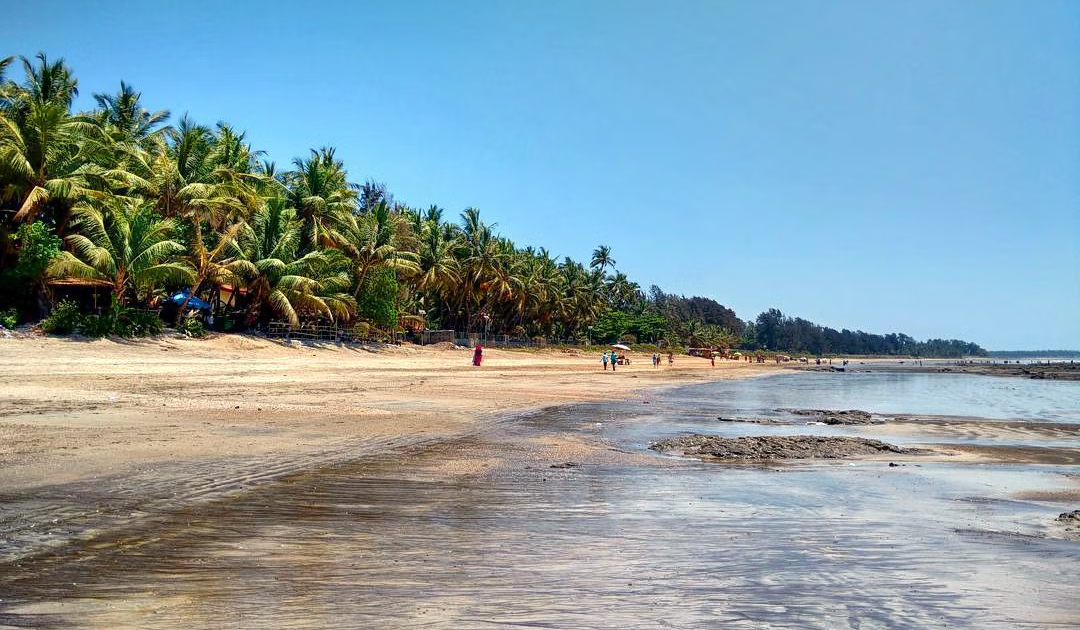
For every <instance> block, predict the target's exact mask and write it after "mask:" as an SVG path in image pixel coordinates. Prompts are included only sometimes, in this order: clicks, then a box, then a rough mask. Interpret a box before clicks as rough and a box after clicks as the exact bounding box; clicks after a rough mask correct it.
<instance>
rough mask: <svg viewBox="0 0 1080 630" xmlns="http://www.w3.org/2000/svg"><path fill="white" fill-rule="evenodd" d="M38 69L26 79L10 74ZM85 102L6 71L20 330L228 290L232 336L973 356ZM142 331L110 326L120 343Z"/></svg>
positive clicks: (2, 107)
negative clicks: (61, 296)
mask: <svg viewBox="0 0 1080 630" xmlns="http://www.w3.org/2000/svg"><path fill="white" fill-rule="evenodd" d="M20 66H21V70H22V74H23V77H22V80H21V81H17V80H15V79H14V78H8V77H7V76H6V73H7V72H9V71H12V70H14V69H15V68H18V67H20ZM78 93H79V92H78V81H77V79H76V77H75V75H74V73H73V72H72V70H71V68H69V67H68V66H67V65H66V64H65V63H64V61H63V60H50V59H49V58H48V57H47V56H46V55H44V54H39V55H37V56H36V57H34V58H29V59H28V58H25V57H19V58H17V59H16V58H14V57H10V58H7V59H3V60H0V310H2V309H5V308H6V309H8V310H7V311H6V312H7V313H9V315H7V319H6V320H0V321H9V322H10V320H12V319H19V320H23V321H25V320H30V319H34V318H40V317H42V316H43V315H45V314H46V313H48V312H49V311H50V310H52V308H53V306H54V302H55V298H56V295H57V294H58V293H63V292H67V293H71V292H75V293H78V291H82V292H83V293H84V294H85V292H86V291H90V292H91V293H92V294H93V295H94V296H95V298H96V296H98V295H103V296H107V297H108V299H107V300H106V301H107V302H108V306H107V307H105V308H110V309H113V311H114V312H116V313H120V312H121V311H122V310H123V309H148V308H150V307H152V306H154V305H155V304H159V303H160V301H161V300H162V298H163V297H167V296H171V295H174V294H176V293H177V292H182V293H183V294H184V295H189V296H191V298H187V299H195V298H198V299H206V300H208V301H213V302H215V303H216V300H215V298H217V297H218V296H220V295H223V293H222V292H223V291H225V290H228V291H229V295H230V296H231V297H230V298H229V300H228V301H227V308H226V309H225V310H224V311H223V312H221V313H220V314H221V316H222V320H223V321H222V322H221V323H220V327H222V328H225V329H228V330H244V329H252V328H256V329H257V328H265V327H266V326H267V325H268V323H269V322H271V321H284V322H288V323H290V324H292V325H294V326H299V325H301V324H303V323H304V322H312V321H323V322H333V323H335V324H337V325H340V326H343V327H349V326H357V325H363V326H369V327H374V328H375V329H376V330H383V331H386V332H387V333H388V334H389V333H391V332H393V331H394V330H400V329H402V327H407V328H422V327H428V328H443V329H454V330H457V331H460V332H466V333H489V334H505V335H510V336H514V337H523V338H527V337H545V338H557V339H563V340H570V341H575V342H578V341H585V340H592V341H596V342H614V341H620V340H624V341H633V342H639V343H659V342H664V343H668V344H671V345H690V346H710V347H725V348H732V347H736V346H739V345H741V346H743V347H755V348H756V347H764V348H769V349H781V348H787V349H791V350H793V351H806V352H815V353H818V352H859V351H864V352H872V353H880V354H893V353H899V352H904V351H907V350H912V349H918V350H920V351H922V352H923V354H924V356H930V353H931V352H938V351H940V352H953V351H954V350H956V349H959V348H960V346H959V345H956V344H960V345H962V344H963V342H938V341H930V342H925V344H923V345H918V343H917V342H914V340H911V339H910V338H908V337H906V336H903V335H900V336H896V335H892V336H885V337H881V336H878V335H867V334H866V333H861V332H859V333H850V331H847V330H845V331H842V332H841V333H836V331H832V329H827V328H821V327H817V326H815V325H812V324H809V322H804V320H799V319H796V320H792V321H789V320H787V319H786V318H781V321H780V322H778V323H776V324H775V325H774V324H772V323H770V322H772V319H770V318H771V315H769V313H772V312H773V311H769V312H768V313H763V314H762V315H761V316H759V317H758V319H757V320H756V321H753V322H743V321H741V320H740V319H739V318H738V317H737V316H736V314H735V312H734V311H732V310H731V309H729V308H726V307H724V306H723V305H721V304H719V303H717V302H716V301H714V300H712V299H709V298H704V297H690V298H686V297H683V296H676V295H670V294H666V293H664V292H663V291H662V290H661V289H660V288H659V287H656V286H653V287H651V289H650V290H649V291H648V292H647V293H646V292H645V291H643V290H642V289H641V287H640V286H639V285H638V284H637V283H635V282H633V281H631V280H630V278H628V277H627V276H626V274H624V273H622V272H620V271H618V270H617V269H616V261H615V259H614V257H613V253H612V250H611V248H610V247H608V246H605V245H600V246H598V247H597V248H596V249H595V250H594V251H593V252H592V256H591V258H590V259H589V260H587V261H576V260H574V259H572V258H570V257H563V258H561V259H560V258H559V257H558V256H555V255H553V254H552V253H551V252H550V251H549V250H547V249H546V248H543V247H539V248H536V247H532V246H519V245H517V244H515V243H514V242H513V241H511V240H510V239H509V238H506V237H504V236H503V235H501V234H499V233H498V232H497V231H496V228H497V225H496V224H495V223H490V222H488V221H486V220H485V218H483V217H482V216H481V214H480V211H479V210H477V209H475V208H466V209H464V210H463V211H462V212H461V213H460V214H459V215H458V216H457V217H452V216H451V215H450V214H449V213H448V212H447V211H446V210H444V209H443V208H440V207H438V206H434V205H432V206H429V207H426V208H422V207H413V206H410V205H408V204H406V203H403V202H401V201H399V200H397V199H395V198H394V196H393V194H392V193H391V192H390V191H389V190H387V188H386V186H384V185H382V184H380V183H378V182H374V181H370V180H369V181H367V182H364V183H360V184H358V183H355V182H354V181H353V180H352V178H351V177H350V175H349V173H348V171H347V169H346V166H345V164H344V162H343V161H342V160H341V159H340V158H339V157H338V156H337V153H336V151H335V149H334V148H333V147H321V148H316V149H311V150H310V151H309V152H308V153H307V155H305V156H303V157H298V158H295V159H293V160H292V162H291V163H289V164H288V165H287V166H285V167H282V166H280V165H278V164H277V163H275V162H273V161H271V160H270V159H269V158H268V156H266V155H265V153H264V152H262V151H259V150H257V149H256V148H254V147H253V146H252V144H251V143H250V142H248V140H247V137H246V134H245V133H244V132H243V131H241V130H239V129H237V128H235V127H233V126H232V125H230V124H228V123H224V122H219V123H217V124H216V125H205V124H200V123H198V122H196V121H194V120H192V119H191V118H190V117H188V116H187V115H184V116H181V117H180V118H179V119H177V120H175V121H173V116H172V115H171V113H170V112H169V111H166V110H161V111H150V110H148V109H146V108H145V107H144V105H143V101H142V97H141V94H140V93H139V92H138V91H136V90H135V89H134V88H133V87H132V86H131V85H128V84H127V83H124V82H121V83H120V86H119V89H118V90H117V91H116V92H114V93H100V94H94V95H93V98H94V103H95V105H96V106H95V107H94V108H93V109H91V110H90V111H82V112H76V111H73V105H74V102H75V99H76V97H77V96H78ZM187 299H185V301H184V303H183V304H181V307H183V306H186V305H187ZM82 307H83V308H85V304H84V305H82ZM67 308H68V309H69V310H71V309H74V308H75V305H72V304H69V305H68V306H67ZM98 308H99V309H100V308H102V306H101V305H100V304H99V305H98ZM11 309H14V310H11ZM181 310H183V309H182V308H181ZM12 313H13V314H12ZM776 313H779V311H776ZM122 320H123V318H122V317H114V318H113V319H111V320H108V322H112V324H108V323H107V324H106V325H103V326H100V327H99V328H101V332H102V333H103V334H112V333H116V332H118V331H119V328H118V327H119V326H120V322H121V321H122ZM113 324H115V327H114V328H113V329H111V330H110V326H111V325H113ZM807 325H808V326H807ZM833 333H835V335H834V334H833ZM834 337H835V338H834ZM901 337H902V339H900V338H901ZM855 348H858V350H856V349H855ZM977 348H978V347H977V346H974V344H967V346H964V348H963V349H966V350H971V349H977ZM979 350H981V349H979Z"/></svg>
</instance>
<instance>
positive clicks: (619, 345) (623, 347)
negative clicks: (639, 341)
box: [611, 343, 630, 350]
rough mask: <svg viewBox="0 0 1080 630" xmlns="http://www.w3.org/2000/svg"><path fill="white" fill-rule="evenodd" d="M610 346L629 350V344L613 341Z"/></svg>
mask: <svg viewBox="0 0 1080 630" xmlns="http://www.w3.org/2000/svg"><path fill="white" fill-rule="evenodd" d="M611 347H612V348H615V349H616V350H629V349H630V346H624V345H622V344H621V343H613V344H611Z"/></svg>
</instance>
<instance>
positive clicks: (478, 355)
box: [472, 346, 484, 367]
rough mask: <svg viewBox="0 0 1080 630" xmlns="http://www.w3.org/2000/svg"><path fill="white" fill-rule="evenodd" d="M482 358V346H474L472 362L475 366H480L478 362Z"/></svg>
mask: <svg viewBox="0 0 1080 630" xmlns="http://www.w3.org/2000/svg"><path fill="white" fill-rule="evenodd" d="M483 360H484V346H476V350H473V355H472V364H473V365H475V366H476V367H480V362H481V361H483Z"/></svg>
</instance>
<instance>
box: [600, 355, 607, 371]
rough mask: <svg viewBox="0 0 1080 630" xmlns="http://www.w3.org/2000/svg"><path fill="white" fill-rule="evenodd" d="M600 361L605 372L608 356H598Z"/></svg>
mask: <svg viewBox="0 0 1080 630" xmlns="http://www.w3.org/2000/svg"><path fill="white" fill-rule="evenodd" d="M600 360H601V361H602V362H603V363H604V371H605V372H607V361H608V354H607V353H606V352H605V353H603V354H601V355H600Z"/></svg>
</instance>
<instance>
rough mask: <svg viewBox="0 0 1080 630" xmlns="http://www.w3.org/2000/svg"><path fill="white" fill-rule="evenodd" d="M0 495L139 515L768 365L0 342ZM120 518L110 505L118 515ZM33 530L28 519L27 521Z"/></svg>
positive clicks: (173, 343) (433, 351) (219, 343)
mask: <svg viewBox="0 0 1080 630" xmlns="http://www.w3.org/2000/svg"><path fill="white" fill-rule="evenodd" d="M0 353H2V356H3V359H4V360H3V362H2V363H0V470H2V471H3V474H2V475H0V494H2V495H6V496H8V497H13V496H20V497H22V496H26V494H27V493H28V492H31V491H35V492H37V493H38V494H39V495H40V494H41V492H42V491H44V490H45V489H47V488H49V487H58V486H61V485H64V484H85V483H92V484H93V485H94V487H95V488H97V489H99V490H101V491H103V492H105V493H106V494H108V491H109V490H110V489H112V490H114V491H115V493H116V494H121V495H123V496H125V497H128V499H129V500H130V503H131V504H126V505H125V507H123V508H122V509H125V510H126V509H128V508H130V507H132V504H138V505H141V506H143V507H140V508H139V509H147V507H146V504H148V502H153V501H158V500H162V499H164V498H168V500H169V502H170V505H171V506H173V507H175V505H176V504H177V503H181V504H182V503H184V502H193V501H200V500H206V499H211V498H216V497H220V496H222V495H224V494H227V493H229V492H233V491H236V490H240V489H245V488H250V487H252V486H254V485H256V484H259V483H264V482H267V481H270V480H273V479H275V478H278V477H280V476H282V475H285V474H289V473H294V472H297V471H301V470H305V469H310V468H313V467H316V466H319V465H322V464H327V463H332V462H334V461H341V460H350V459H355V458H357V457H362V456H365V455H370V454H374V453H378V452H384V451H387V450H390V449H395V448H402V447H405V446H409V445H417V444H422V443H433V442H437V441H444V440H448V439H451V438H454V437H460V436H463V435H467V434H469V433H473V432H476V431H478V430H480V429H482V427H483V423H484V422H485V420H486V419H489V418H492V417H494V416H496V415H500V416H501V415H505V414H508V413H511V412H517V411H522V412H523V411H527V410H530V409H537V408H540V407H544V406H549V405H556V404H563V403H568V402H578V401H592V400H604V399H615V398H619V399H623V398H626V397H628V396H632V395H635V393H636V392H641V391H645V390H647V389H649V388H655V387H662V386H667V385H677V384H683V383H690V382H695V381H703V380H708V379H723V378H742V377H748V376H753V375H759V374H765V373H769V372H775V371H776V370H777V368H775V367H774V366H769V365H755V364H748V363H743V362H734V361H721V362H718V364H717V365H716V367H715V368H714V367H712V366H710V364H709V362H708V361H707V360H705V359H700V358H694V357H678V358H677V359H676V361H675V364H674V366H673V367H668V366H667V365H666V362H665V365H663V366H662V367H660V368H653V367H652V366H651V362H650V361H649V360H648V355H644V354H642V355H641V356H637V355H633V354H631V360H632V363H631V365H629V366H620V367H619V369H618V371H617V372H615V373H612V372H610V371H607V372H605V371H604V370H603V369H602V366H601V363H600V360H599V349H597V350H596V351H595V352H588V353H586V352H582V351H567V352H564V351H561V350H543V351H507V350H494V349H487V350H486V352H485V360H484V364H483V367H481V368H479V369H477V368H474V367H472V366H471V365H470V359H471V351H469V350H465V349H455V348H435V347H417V346H408V345H405V346H398V347H395V346H389V347H377V348H366V347H355V346H336V345H334V344H327V345H320V346H315V345H303V344H299V343H296V342H294V343H292V344H285V343H282V342H279V341H273V340H269V339H265V338H260V337H247V336H239V335H221V336H217V337H214V338H211V339H204V340H194V339H188V338H186V337H181V336H162V337H158V338H156V339H152V340H143V341H110V340H96V341H79V340H73V339H63V338H49V337H33V338H24V339H4V340H0ZM7 503H8V505H7V509H5V510H4V512H3V513H2V514H0V530H7V531H9V532H11V531H12V530H20V529H24V528H25V527H26V526H27V524H28V523H27V521H28V520H29V521H33V520H34V519H35V518H37V519H45V520H46V521H48V520H51V518H60V519H67V521H68V522H69V523H71V527H72V532H75V531H76V530H78V529H79V528H78V526H77V522H78V521H79V520H80V519H81V518H82V517H81V516H79V515H80V514H83V515H84V516H86V515H93V516H94V517H96V518H100V516H101V513H102V511H103V510H105V511H107V510H108V508H103V507H102V506H100V505H85V506H78V505H77V504H78V501H75V502H70V501H68V502H65V503H66V507H65V514H64V515H61V516H57V515H56V514H55V512H56V508H55V507H53V508H50V509H47V510H45V511H43V512H41V513H40V514H38V513H36V512H35V511H34V510H33V509H29V508H27V507H26V506H22V507H19V506H18V505H17V502H16V503H15V504H13V503H12V502H11V501H8V502H7ZM118 509H119V508H118ZM30 524H32V523H30Z"/></svg>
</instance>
